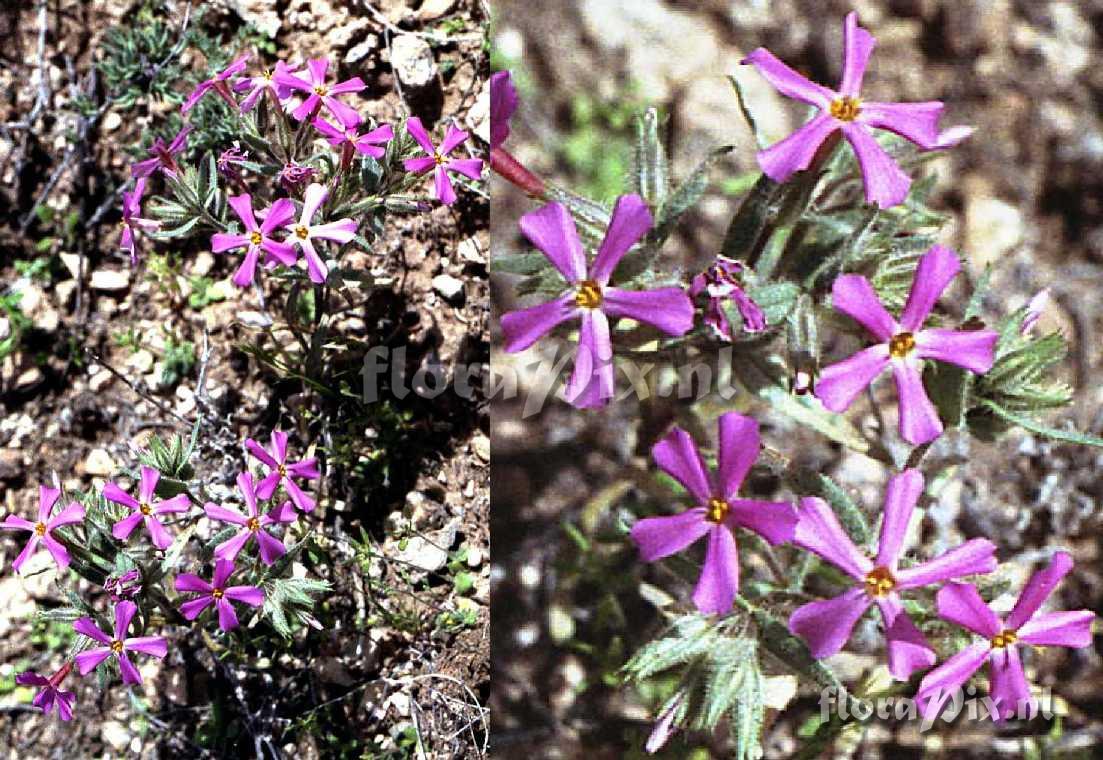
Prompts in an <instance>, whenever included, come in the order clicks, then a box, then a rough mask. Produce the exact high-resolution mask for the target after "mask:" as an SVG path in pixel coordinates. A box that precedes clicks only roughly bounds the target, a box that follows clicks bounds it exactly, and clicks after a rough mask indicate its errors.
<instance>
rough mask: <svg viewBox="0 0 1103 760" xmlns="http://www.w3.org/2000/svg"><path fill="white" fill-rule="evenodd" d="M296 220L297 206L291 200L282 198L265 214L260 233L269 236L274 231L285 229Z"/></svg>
mask: <svg viewBox="0 0 1103 760" xmlns="http://www.w3.org/2000/svg"><path fill="white" fill-rule="evenodd" d="M294 218H295V204H293V203H292V202H291V199H290V198H280V199H279V200H277V201H276V202H274V203H273V204H272V205H271V207H270V208H269V209H268V210H267V211H266V212H265V213H264V221H263V222H261V223H260V231H261V232H262V233H263V234H264V235H269V234H271V232H272V231H273V230H276V229H279V228H280V227H283V226H284V225H285V224H287V223H288V222H290V221H291V220H292V219H294Z"/></svg>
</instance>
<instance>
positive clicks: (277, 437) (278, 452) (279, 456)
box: [272, 430, 287, 462]
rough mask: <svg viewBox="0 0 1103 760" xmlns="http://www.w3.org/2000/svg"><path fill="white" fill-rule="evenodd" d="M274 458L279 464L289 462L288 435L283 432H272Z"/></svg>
mask: <svg viewBox="0 0 1103 760" xmlns="http://www.w3.org/2000/svg"><path fill="white" fill-rule="evenodd" d="M272 456H273V457H275V459H276V461H277V462H286V461H287V433H285V432H284V431H282V430H273V431H272Z"/></svg>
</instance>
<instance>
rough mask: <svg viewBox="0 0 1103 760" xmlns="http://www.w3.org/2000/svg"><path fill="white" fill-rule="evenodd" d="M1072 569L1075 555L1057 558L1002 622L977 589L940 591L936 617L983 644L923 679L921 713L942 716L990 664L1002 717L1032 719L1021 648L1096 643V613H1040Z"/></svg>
mask: <svg viewBox="0 0 1103 760" xmlns="http://www.w3.org/2000/svg"><path fill="white" fill-rule="evenodd" d="M1071 569H1072V557H1070V556H1069V555H1068V554H1066V553H1065V552H1057V553H1056V554H1054V555H1053V559H1052V560H1051V561H1050V563H1049V565H1048V566H1047V567H1046V568H1044V569H1042V570H1039V571H1038V572H1036V573H1035V574H1034V575H1033V576H1031V578H1030V580H1029V581H1027V584H1026V586H1025V587H1024V588H1023V591H1022V594H1020V595H1019V600H1018V602H1016V603H1015V607H1014V609H1012V610H1011V612H1010V613H1009V614H1008V615H1007V617H1006V618H1004V619H1002V620H1001V619H1000V618H999V616H997V615H996V613H995V612H993V611H992V609H991V608H990V607H989V606H988V605H987V604H985V602H984V600H983V599H981V596H980V594H979V593H977V589H976V587H975V586H972V585H970V584H968V583H948V584H946V586H944V587H943V588H942V590H941V591H939V592H938V614H939V615H940V616H941V617H942V618H944V619H946V620H949V621H950V622H951V623H956V624H957V625H960V626H961V627H963V628H967V629H968V630H970V631H972V632H973V633H976V634H978V635H980V636H983V637H984V640H983V641H978V642H977V643H975V644H972V645H970V646H968V647H966V648H965V649H962V650H961V651H960V652H958V653H957V654H955V655H954V656H953V657H951V658H950V659H948V660H946V661H945V662H944V663H942V664H941V665H939V666H938V667H937V668H935V669H934V670H932V671H931V672H930V673H928V674H927V675H925V676H924V677H923V680H922V681H921V682H920V684H919V691H917V692H916V694H915V701H916V702H917V703H918V705H919V712H920V714H922V715H923V716H935V715H938V711H939V710H940V709H941V707H942V705H943V704H945V702H946V700H947V699H949V698H950V697H951V696H952V694H953V692H954V691H955V690H956V689H958V688H959V687H960V686H961V685H962V684H963V683H965V682H966V681H967V680H969V677H970V676H972V675H973V673H975V672H976V671H977V670H978V669H980V666H981V665H983V664H984V662H985V660H987V661H988V674H989V682H990V687H989V692H990V694H991V699H992V701H993V702H994V703H995V710H996V712H997V713H998V716H999V717H998V719H1001V720H1002V719H1007V718H1010V717H1012V716H1014V715H1017V714H1018V715H1023V716H1024V717H1025V716H1026V715H1028V714H1030V715H1032V714H1033V710H1032V708H1033V707H1035V706H1036V705H1035V704H1034V701H1033V697H1031V695H1030V686H1029V685H1028V684H1027V682H1026V675H1025V674H1024V673H1023V664H1022V661H1021V660H1020V659H1019V647H1020V646H1021V645H1022V644H1030V645H1031V646H1038V647H1071V648H1076V649H1080V648H1083V647H1086V646H1090V645H1091V643H1092V622H1093V621H1094V620H1095V613H1094V612H1092V611H1091V610H1076V611H1073V612H1047V613H1043V614H1041V615H1039V614H1038V609H1039V608H1040V607H1041V606H1042V604H1043V603H1044V602H1045V600H1046V599H1047V598H1048V597H1049V595H1050V594H1052V593H1053V589H1054V588H1055V587H1056V586H1057V584H1058V583H1060V582H1061V579H1062V578H1064V577H1065V575H1067V574H1068V572H1069V571H1070V570H1071ZM993 717H995V716H993Z"/></svg>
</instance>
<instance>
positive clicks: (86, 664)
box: [73, 647, 111, 676]
mask: <svg viewBox="0 0 1103 760" xmlns="http://www.w3.org/2000/svg"><path fill="white" fill-rule="evenodd" d="M110 656H111V650H110V649H109V648H108V647H98V648H96V649H89V650H87V651H85V652H81V653H80V654H78V655H77V656H76V657H74V658H73V661H74V662H76V664H77V670H79V671H80V674H81V675H82V676H86V675H88V674H89V673H91V672H92V671H93V670H95V669H96V667H97V666H98V665H99V664H100V663H101V662H103V661H104V660H106V659H107V658H108V657H110Z"/></svg>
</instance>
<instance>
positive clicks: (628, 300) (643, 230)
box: [502, 195, 694, 408]
mask: <svg viewBox="0 0 1103 760" xmlns="http://www.w3.org/2000/svg"><path fill="white" fill-rule="evenodd" d="M652 224H653V222H652V219H651V212H650V211H648V209H647V204H646V203H645V202H644V200H643V198H641V197H640V196H638V195H622V196H621V197H620V198H618V199H617V203H616V206H615V207H614V208H613V214H612V218H611V220H610V222H609V229H608V230H607V231H606V233H605V239H604V240H603V241H602V243H601V246H600V248H598V252H597V256H596V258H595V259H594V261H593V263H592V264H590V265H589V266H587V263H586V254H585V252H584V251H583V249H582V242H581V240H580V239H579V237H578V229H577V228H576V227H575V223H574V220H573V219H572V218H571V215H570V212H568V211H567V209H566V207H564V206H563V205H562V204H559V203H549V204H547V205H546V206H543V207H541V208H539V209H537V210H536V211H531V212H529V213H527V214H525V215H524V216H522V217H521V231H522V232H523V233H524V234H525V236H526V237H527V238H528V239H529V240H530V241H531V242H532V244H533V245H534V246H536V248H538V249H539V250H540V251H541V252H542V253H543V254H544V255H545V256H547V257H548V260H549V261H551V263H552V265H553V266H555V268H556V269H558V270H559V273H560V274H562V275H563V277H564V279H566V281H567V285H568V289H567V291H566V292H564V293H563V295H561V296H560V297H559V298H556V299H555V300H553V301H548V302H547V303H543V304H540V305H538V306H533V307H530V308H528V309H520V310H518V311H511V312H509V313H508V314H504V315H503V316H502V332H503V333H504V336H505V350H506V351H508V352H510V353H514V352H517V351H524V350H525V349H526V348H528V347H529V346H531V345H532V344H533V343H535V342H536V341H537V340H539V339H540V338H541V337H543V336H544V335H547V334H548V333H549V332H550V331H551V330H552V329H553V328H555V327H556V326H558V325H560V324H562V323H563V322H566V321H568V320H574V319H577V320H579V321H580V322H581V328H580V330H579V337H578V342H579V350H578V354H577V355H576V356H575V362H574V371H573V373H572V374H571V378H570V380H569V381H568V383H567V386H566V397H567V400H568V401H569V402H570V403H571V404H573V405H574V406H576V407H579V408H590V407H598V406H604V405H605V404H607V403H608V402H609V399H610V398H612V396H613V393H614V367H613V362H612V359H613V344H612V339H611V337H610V318H612V319H616V318H618V317H628V318H630V319H635V320H638V321H640V322H646V323H647V324H649V325H652V326H654V327H656V328H658V329H659V330H662V331H663V332H665V333H667V334H668V335H674V336H679V335H685V334H686V333H687V332H689V331H690V330H691V329H692V328H693V311H694V309H693V302H692V301H691V300H690V298H689V296H688V295H686V291H685V289H684V288H680V287H666V288H656V289H654V290H622V289H621V288H614V287H609V279H610V278H611V277H612V275H613V271H614V270H615V269H616V267H617V264H618V263H620V260H621V259H622V258H623V257H624V255H625V254H626V253H628V251H629V249H631V248H632V246H634V245H635V244H636V243H637V242H638V241H639V240H640V239H641V238H643V236H644V235H645V234H647V231H648V230H650V229H651V227H652Z"/></svg>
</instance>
